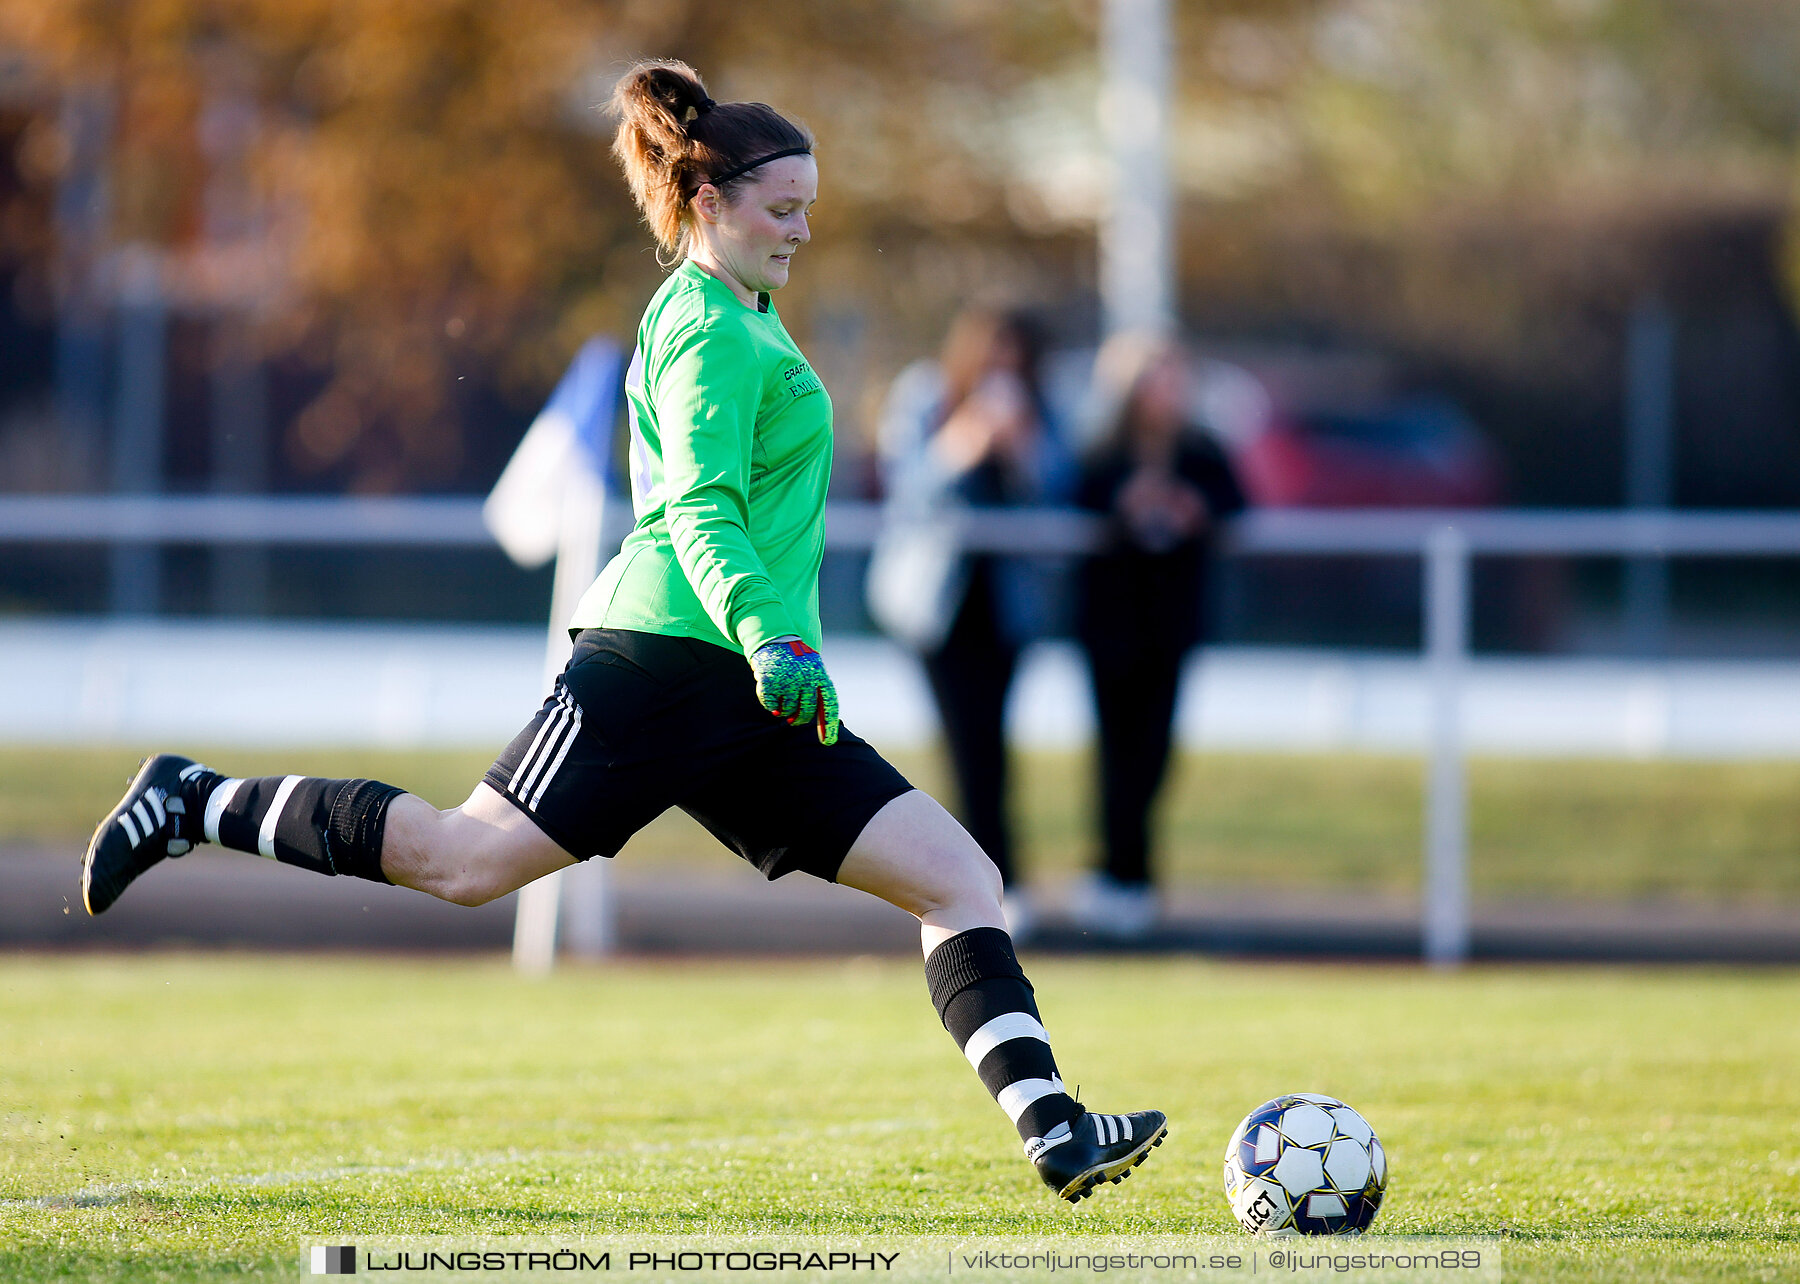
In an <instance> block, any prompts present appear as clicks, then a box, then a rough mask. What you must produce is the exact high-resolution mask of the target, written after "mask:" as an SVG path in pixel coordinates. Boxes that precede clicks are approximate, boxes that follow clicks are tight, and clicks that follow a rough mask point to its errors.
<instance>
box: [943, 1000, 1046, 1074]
mask: <svg viewBox="0 0 1800 1284" xmlns="http://www.w3.org/2000/svg"><path fill="white" fill-rule="evenodd" d="M1009 1039H1038V1040H1040V1041H1042V1042H1044V1043H1046V1044H1047V1043H1049V1042H1050V1036H1049V1035H1048V1034H1047V1033H1045V1031H1044V1027H1043V1026H1042V1025H1040V1024H1038V1020H1037V1018H1036V1017H1034V1016H1032V1015H1031V1013H1029V1012H1002V1013H1001V1014H1000V1015H999V1016H997V1017H995V1018H994V1019H993V1020H992V1021H989V1022H988V1023H987V1024H986V1025H984V1026H982V1027H981V1029H979V1030H977V1031H975V1033H974V1034H971V1035H970V1036H969V1041H968V1042H967V1043H965V1044H964V1045H963V1055H964V1056H965V1057H967V1058H968V1059H969V1064H970V1065H972V1066H974V1067H975V1069H976V1070H977V1071H979V1070H980V1069H981V1059H982V1058H983V1057H985V1056H986V1055H987V1054H988V1053H990V1052H992V1051H993V1050H994V1049H995V1048H997V1047H999V1046H1000V1045H1001V1044H1002V1043H1005V1042H1006V1041H1007V1040H1009Z"/></svg>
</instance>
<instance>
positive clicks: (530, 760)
mask: <svg viewBox="0 0 1800 1284" xmlns="http://www.w3.org/2000/svg"><path fill="white" fill-rule="evenodd" d="M554 699H555V701H556V707H555V708H554V709H552V710H551V711H550V713H549V715H548V716H547V717H546V718H545V719H544V725H543V726H541V727H539V728H538V733H537V735H536V736H535V737H534V738H533V739H532V742H531V748H530V749H528V750H527V751H526V753H525V757H524V759H523V761H521V762H520V763H519V769H518V770H517V771H515V772H513V778H512V779H511V780H509V781H508V782H507V785H506V788H507V792H509V793H510V794H512V795H513V797H515V798H517V799H519V800H520V801H524V800H526V799H527V798H529V797H530V795H531V791H532V789H533V787H534V786H536V784H537V782H538V776H539V775H540V774H542V772H543V770H544V767H545V766H546V765H547V764H548V763H549V761H550V759H551V758H552V757H554V756H556V752H557V749H558V748H559V747H560V739H561V737H562V735H563V734H564V732H565V731H567V729H568V726H569V723H570V721H571V715H572V714H573V713H574V710H575V702H574V700H572V699H570V697H569V691H568V688H567V687H565V686H563V684H562V683H561V682H558V683H557V684H556V694H555V696H554ZM559 765H560V759H559Z"/></svg>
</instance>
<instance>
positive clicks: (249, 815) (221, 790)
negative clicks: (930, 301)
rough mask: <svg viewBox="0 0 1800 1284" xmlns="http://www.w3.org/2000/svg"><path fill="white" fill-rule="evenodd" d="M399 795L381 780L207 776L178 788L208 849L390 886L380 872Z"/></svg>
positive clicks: (210, 773)
mask: <svg viewBox="0 0 1800 1284" xmlns="http://www.w3.org/2000/svg"><path fill="white" fill-rule="evenodd" d="M405 792H406V791H405V790H404V789H396V788H395V787H394V786H393V785H384V784H382V783H381V782H380V781H379V780H322V779H320V778H319V777H317V776H258V777H252V778H247V779H240V778H238V777H227V776H221V775H219V774H218V773H216V772H213V771H205V770H203V771H201V772H199V773H195V774H194V775H193V776H192V777H190V778H188V779H186V780H184V781H183V784H182V795H183V798H184V800H185V801H186V802H187V806H188V811H189V814H190V815H192V816H197V817H200V818H201V823H200V825H199V826H198V828H199V830H200V835H199V836H200V837H201V838H203V839H204V840H205V841H206V842H209V843H218V844H220V845H221V846H224V847H229V848H232V849H233V850H235V851H240V852H252V853H254V854H256V855H258V856H266V857H268V858H269V859H271V860H278V861H281V862H282V863H283V864H287V865H298V866H299V867H300V868H301V869H310V870H312V871H313V872H314V873H318V874H349V875H354V876H355V877H357V878H366V879H369V880H370V881H371V882H376V883H385V882H387V881H388V879H387V877H386V875H384V874H383V873H382V872H381V839H382V835H383V833H384V832H385V831H386V828H387V809H388V805H389V804H390V803H392V802H393V801H394V799H395V798H397V797H399V796H400V795H401V794H403V793H405Z"/></svg>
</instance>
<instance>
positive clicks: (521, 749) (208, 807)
mask: <svg viewBox="0 0 1800 1284" xmlns="http://www.w3.org/2000/svg"><path fill="white" fill-rule="evenodd" d="M613 108H614V110H615V111H616V113H617V114H618V117H619V126H618V132H617V135H616V137H615V138H614V142H613V151H614V154H615V155H616V156H617V157H618V159H619V161H620V163H621V164H622V165H623V166H624V169H625V176H626V178H627V179H628V180H629V182H630V185H631V190H632V194H633V196H634V197H635V198H636V200H637V203H638V207H639V208H640V209H641V210H642V212H643V214H644V218H645V220H646V221H647V222H648V223H649V225H650V228H651V231H652V232H653V233H654V234H655V236H656V239H657V241H658V242H659V243H660V245H661V246H662V248H663V250H664V251H665V252H667V253H668V254H669V255H670V256H672V257H673V258H674V259H675V260H677V261H678V262H679V266H677V267H676V268H675V269H674V271H673V272H672V273H671V274H670V276H669V279H668V280H667V281H666V282H664V284H663V286H662V288H661V289H659V290H658V291H657V292H656V295H655V297H654V298H652V299H651V301H650V306H649V307H648V308H647V309H646V310H645V312H644V319H643V322H642V324H641V325H640V327H639V329H638V342H637V352H636V354H635V355H634V357H633V360H632V364H631V370H630V373H629V375H628V376H627V391H628V394H629V397H630V402H631V424H632V441H631V474H632V502H633V506H634V510H635V512H636V516H637V525H636V528H635V529H634V530H633V531H632V532H631V534H630V535H629V536H628V537H627V538H626V540H625V542H624V545H623V546H622V547H621V548H620V550H619V554H618V556H617V557H615V558H613V560H612V561H611V562H610V563H609V564H608V565H607V567H606V569H605V570H604V571H603V572H602V573H601V575H600V577H599V579H598V580H596V581H595V583H594V585H593V587H592V588H591V589H590V590H589V591H588V593H587V595H586V596H585V597H584V598H583V599H582V602H581V604H580V606H579V608H578V609H577V611H576V613H575V618H574V626H573V627H574V628H575V629H576V630H578V632H577V633H576V637H575V650H574V654H573V656H572V657H571V658H570V660H569V665H568V667H567V668H566V669H565V670H564V671H563V673H562V676H561V677H560V678H559V679H558V680H557V682H556V687H555V690H554V691H553V693H552V694H551V696H550V698H549V699H548V700H546V701H545V703H544V706H543V708H542V709H540V710H539V711H538V713H537V715H536V716H535V717H534V718H533V719H532V721H531V722H530V724H529V725H527V726H526V728H525V729H524V730H523V731H521V732H520V733H519V735H518V736H517V737H516V738H515V739H514V740H513V742H512V743H511V744H510V745H508V746H507V748H506V750H505V751H504V752H503V753H502V754H501V755H500V758H499V761H497V762H496V763H495V764H494V765H493V766H492V767H491V768H489V769H488V772H487V774H486V776H485V777H484V779H483V780H482V782H481V783H480V784H478V785H476V786H475V790H474V792H473V793H472V794H471V795H470V796H469V799H468V801H467V802H465V803H463V805H462V806H461V807H457V808H453V809H451V810H449V811H442V812H440V811H438V810H436V809H435V808H433V807H432V806H430V805H429V804H428V803H426V802H424V801H423V800H422V799H419V798H417V797H414V796H413V795H411V794H408V793H406V792H404V791H403V790H400V789H396V788H395V787H394V786H392V785H386V784H382V783H380V782H379V781H374V780H321V779H316V778H312V777H303V776H271V777H265V778H261V779H240V778H236V777H228V776H225V775H223V774H221V773H219V772H215V771H213V770H211V769H210V768H207V767H205V766H202V765H200V764H199V763H195V762H192V761H190V760H188V759H186V758H181V757H177V756H175V755H173V754H158V755H156V756H155V757H153V758H150V759H148V760H147V761H146V762H145V763H144V765H143V766H142V767H141V768H140V769H139V770H138V773H137V775H136V776H135V777H134V778H133V779H132V782H131V784H130V786H129V788H128V789H127V792H126V794H125V797H124V798H123V799H122V800H121V801H120V803H119V805H118V806H117V807H115V808H114V809H113V811H112V813H111V814H110V815H109V816H107V818H106V819H105V820H104V821H102V822H101V824H100V827H99V829H97V830H96V831H95V833H94V837H93V841H92V842H91V843H90V844H89V846H88V851H87V857H86V861H85V862H84V865H83V872H82V895H83V898H84V900H85V902H86V905H87V909H88V912H89V913H90V914H99V913H101V912H103V911H104V910H105V909H106V908H107V907H108V906H109V905H111V904H112V903H113V901H114V900H116V899H117V898H118V896H119V894H120V893H121V892H123V891H124V890H125V888H126V886H127V885H128V884H129V883H130V882H131V880H132V879H134V878H136V877H137V876H138V875H139V874H141V873H142V872H143V871H144V870H146V869H148V868H149V867H150V866H151V865H153V864H155V863H156V862H157V861H159V860H161V859H162V858H163V857H164V856H179V855H182V854H183V853H185V852H186V851H188V850H189V849H190V848H192V847H193V845H194V844H196V843H200V842H213V843H219V844H221V845H223V846H225V847H229V848H234V849H236V850H239V851H245V852H255V853H258V854H260V855H262V856H265V857H270V858H272V859H274V860H278V861H283V862H285V863H287V864H291V865H298V866H300V867H302V868H305V869H309V870H312V871H314V872H316V873H321V874H331V875H336V874H350V875H354V876H356V877H360V878H367V879H372V880H374V881H376V882H383V883H396V884H399V885H400V886H402V887H411V888H416V889H418V890H419V891H423V892H429V893H430V894H432V895H433V896H438V897H441V898H443V899H445V900H449V901H454V902H456V903H457V904H460V905H480V904H482V903H484V902H486V901H490V900H492V899H494V898H495V897H497V896H503V895H505V894H506V893H507V892H510V891H513V890H515V889H517V888H519V887H523V886H524V885H525V884H526V883H529V882H531V881H532V880H533V879H536V878H539V877H541V876H543V875H544V874H547V873H549V872H551V871H552V870H555V869H559V868H561V867H563V866H565V865H568V864H570V863H571V862H572V861H574V860H586V859H588V858H589V857H591V856H595V855H600V856H609V857H610V856H612V855H614V854H615V853H617V852H618V850H619V848H620V847H622V846H623V845H624V843H625V841H626V840H627V839H628V838H629V837H630V836H631V835H632V834H633V833H635V832H636V831H637V830H638V829H640V828H641V827H643V826H644V825H645V824H647V823H648V822H649V821H650V820H652V819H653V818H654V817H656V816H658V815H660V814H661V813H662V812H663V811H664V810H666V809H667V808H669V807H671V806H676V807H680V808H682V810H684V811H686V812H687V813H688V814H690V815H692V816H693V817H695V818H696V819H697V820H699V821H700V823H701V824H703V825H705V826H706V827H707V828H708V829H709V830H711V831H712V832H713V833H714V834H715V835H717V836H718V838H719V839H720V841H722V842H723V843H725V845H726V846H728V847H730V848H731V849H732V850H734V851H736V852H737V853H738V854H739V855H741V856H743V857H744V858H745V859H746V860H749V861H751V862H752V863H754V864H755V865H756V866H757V867H758V868H759V869H760V870H761V871H762V872H763V874H764V875H765V876H766V877H768V878H778V877H780V876H781V875H783V874H786V873H788V872H790V871H792V870H797V869H798V870H805V871H806V872H807V873H810V874H814V875H816V876H818V877H820V878H825V879H835V880H836V881H838V882H840V883H844V884H846V885H848V886H851V887H857V888H861V889H862V890H864V891H867V892H871V893H873V894H874V895H876V896H879V897H881V898H883V899H884V900H887V901H889V902H891V903H893V904H895V905H898V906H900V907H901V908H902V909H904V910H906V911H908V912H909V913H912V914H914V915H916V916H917V917H918V919H919V922H920V924H921V928H920V936H921V939H922V943H923V946H924V950H925V974H926V981H927V983H928V986H929V989H930V994H931V1000H932V1002H933V1004H934V1005H935V1006H936V1007H937V1010H938V1013H939V1015H940V1017H941V1018H942V1019H943V1022H944V1025H945V1027H946V1028H947V1029H948V1030H949V1031H950V1034H951V1035H952V1037H953V1038H955V1039H956V1041H957V1044H958V1046H959V1047H961V1048H962V1050H963V1053H964V1054H965V1055H966V1056H967V1057H968V1059H969V1062H970V1064H972V1065H973V1066H974V1067H975V1069H976V1072H977V1073H978V1074H979V1075H980V1077H981V1080H982V1082H983V1083H984V1084H985V1085H986V1086H987V1088H988V1090H989V1091H990V1092H992V1093H993V1095H994V1097H995V1098H996V1099H997V1100H998V1101H999V1103H1000V1105H1001V1107H1002V1108H1003V1109H1004V1110H1005V1111H1006V1112H1007V1114H1008V1115H1009V1116H1010V1117H1011V1118H1012V1120H1013V1122H1014V1123H1015V1124H1016V1125H1017V1127H1018V1130H1019V1135H1020V1137H1021V1138H1023V1139H1024V1142H1025V1154H1026V1156H1027V1158H1028V1159H1029V1160H1030V1161H1031V1162H1032V1163H1033V1164H1035V1165H1036V1167H1037V1170H1038V1173H1039V1174H1040V1175H1041V1176H1042V1177H1043V1179H1044V1181H1045V1182H1046V1183H1047V1184H1048V1185H1049V1186H1050V1188H1051V1189H1052V1190H1054V1191H1055V1192H1056V1193H1057V1194H1058V1195H1060V1196H1062V1197H1063V1198H1064V1199H1067V1200H1069V1201H1071V1202H1073V1201H1076V1200H1079V1199H1081V1198H1082V1197H1084V1196H1086V1195H1088V1194H1090V1193H1092V1191H1093V1190H1094V1188H1095V1187H1096V1186H1097V1185H1099V1184H1100V1183H1101V1182H1105V1181H1119V1180H1122V1179H1123V1178H1124V1177H1125V1176H1126V1175H1127V1174H1128V1173H1129V1172H1130V1170H1131V1169H1132V1167H1134V1166H1135V1165H1137V1164H1139V1163H1142V1162H1143V1161H1144V1159H1145V1158H1147V1157H1148V1155H1149V1153H1150V1149H1151V1147H1152V1146H1155V1145H1159V1144H1160V1143H1161V1141H1162V1138H1163V1135H1164V1132H1165V1120H1164V1117H1163V1115H1162V1114H1161V1113H1159V1112H1157V1111H1154V1110H1144V1111H1138V1112H1135V1113H1131V1114H1125V1115H1101V1114H1094V1113H1091V1112H1089V1111H1088V1110H1086V1109H1085V1108H1084V1107H1082V1106H1081V1105H1079V1104H1078V1103H1077V1102H1075V1101H1074V1100H1073V1099H1072V1098H1071V1097H1070V1096H1069V1095H1068V1094H1067V1093H1066V1092H1065V1091H1064V1088H1063V1081H1062V1079H1061V1078H1060V1076H1059V1075H1058V1073H1057V1067H1056V1062H1055V1059H1054V1058H1053V1057H1052V1055H1051V1051H1050V1042H1049V1036H1048V1035H1047V1034H1046V1033H1045V1031H1044V1027H1043V1025H1042V1024H1041V1023H1040V1021H1039V1019H1038V1010H1037V1006H1036V1004H1035V1003H1034V1001H1033V997H1032V988H1031V985H1030V983H1029V982H1028V981H1027V980H1026V979H1025V974H1024V972H1023V971H1021V970H1020V968H1019V963H1018V960H1017V959H1016V958H1015V957H1014V954H1013V948H1012V942H1011V940H1010V938H1009V937H1008V936H1007V934H1006V931H1005V929H1004V927H1003V922H1004V920H1003V919H1002V917H1001V907H1000V879H999V877H998V875H997V873H996V871H995V869H994V865H993V863H992V862H991V861H989V860H988V859H987V857H986V856H985V855H984V854H983V853H982V851H981V849H980V848H979V847H978V846H976V844H975V842H974V840H973V839H971V838H970V837H969V836H968V834H967V833H966V832H965V831H964V830H963V829H962V828H961V827H960V826H959V825H958V824H957V823H956V822H955V821H954V820H953V819H952V818H951V817H950V815H949V813H947V812H946V811H944V809H943V808H942V807H940V806H938V804H937V803H936V802H935V801H933V800H932V799H931V798H929V797H928V796H926V795H925V794H923V793H920V792H919V791H918V790H916V789H914V788H912V786H910V785H909V784H908V783H907V782H906V781H905V780H904V779H903V778H902V777H901V775H900V774H899V772H897V771H895V770H894V768H893V767H891V766H889V765H888V763H887V762H885V761H884V760H883V759H882V758H881V756H880V755H879V754H877V753H876V752H875V751H874V750H873V749H872V748H870V747H869V745H868V744H867V743H865V742H864V741H862V740H861V739H859V738H857V737H856V736H855V735H854V734H852V733H851V732H850V731H849V729H848V728H845V727H842V726H841V725H840V724H839V722H838V706H837V693H836V691H835V689H834V688H833V686H832V683H831V679H830V677H829V676H827V674H826V671H825V665H824V662H823V661H822V660H821V659H820V657H819V653H818V651H817V649H816V648H817V645H818V642H819V605H818V573H819V561H820V556H821V553H822V550H823V547H824V523H825V490H826V482H827V480H828V477H829V473H830V469H831V401H830V399H829V397H828V396H827V395H826V393H825V390H824V388H823V387H821V386H820V383H819V380H818V378H817V377H816V376H815V375H814V374H813V371H812V367H811V366H810V365H808V364H807V361H806V358H805V357H804V356H803V355H802V354H801V352H800V350H799V348H797V347H796V346H795V345H794V342H793V340H792V339H790V338H789V337H788V334H787V331H786V329H785V328H784V327H783V326H782V324H781V317H780V315H779V314H778V313H777V312H776V311H775V309H774V307H773V306H772V305H771V303H770V294H771V293H772V292H773V291H775V290H778V289H780V288H781V287H782V286H784V285H786V284H787V280H788V272H789V267H790V261H791V260H792V258H793V255H794V252H795V251H796V250H798V249H799V248H800V247H801V246H803V245H805V244H806V243H807V241H808V240H809V239H811V232H810V231H809V229H808V226H807V220H808V215H809V213H810V211H811V209H812V204H813V200H814V198H815V196H816V194H817V190H818V167H817V165H816V164H815V162H814V160H813V155H812V137H811V135H810V134H809V133H808V132H807V131H806V130H805V129H804V128H802V127H801V126H799V125H797V124H795V123H793V122H792V121H789V120H787V119H785V118H784V117H782V116H781V115H780V114H779V113H778V112H776V111H775V110H774V109H773V108H770V107H768V106H766V105H764V104H762V103H747V102H738V103H715V102H714V101H713V100H712V99H711V98H709V97H708V96H707V93H706V87H705V85H704V84H703V83H702V82H701V80H700V78H699V76H698V75H696V74H695V73H694V71H693V70H692V69H691V68H689V67H687V66H685V65H683V64H681V63H678V62H644V63H640V64H639V65H637V66H636V67H634V68H633V69H632V70H631V71H630V72H629V73H628V74H627V75H626V76H625V77H624V79H623V80H622V81H620V83H619V86H618V88H617V90H616V91H615V93H614V97H613Z"/></svg>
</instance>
